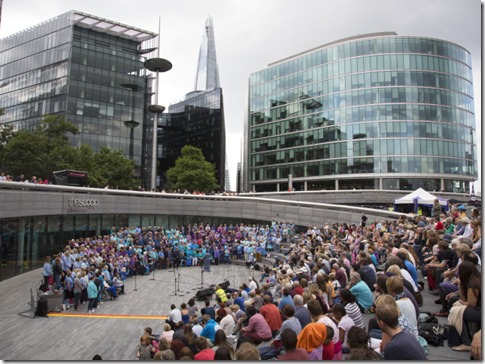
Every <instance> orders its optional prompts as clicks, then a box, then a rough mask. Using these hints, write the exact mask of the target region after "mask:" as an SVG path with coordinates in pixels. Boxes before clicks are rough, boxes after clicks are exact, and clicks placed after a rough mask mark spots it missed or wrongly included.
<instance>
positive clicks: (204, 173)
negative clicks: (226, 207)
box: [167, 145, 219, 193]
mask: <svg viewBox="0 0 485 364" xmlns="http://www.w3.org/2000/svg"><path fill="white" fill-rule="evenodd" d="M167 179H168V182H169V187H170V188H173V189H181V190H185V189H186V190H187V191H189V192H193V191H201V192H206V193H207V192H211V191H213V190H215V189H217V188H219V185H218V184H217V179H216V168H215V167H214V165H213V164H211V163H209V162H208V161H207V160H206V159H205V158H204V155H203V154H202V151H201V150H200V149H199V148H196V147H193V146H191V145H186V146H185V147H183V148H182V153H181V156H180V157H178V158H177V160H176V161H175V166H174V167H172V168H170V169H169V170H168V171H167Z"/></svg>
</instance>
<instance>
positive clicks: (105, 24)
mask: <svg viewBox="0 0 485 364" xmlns="http://www.w3.org/2000/svg"><path fill="white" fill-rule="evenodd" d="M66 20H67V21H69V22H70V23H71V24H72V25H77V26H79V27H83V28H88V29H93V30H95V31H97V32H102V33H107V34H111V35H114V36H118V37H121V38H125V39H130V40H133V41H135V42H143V41H146V40H149V39H152V38H155V37H156V36H157V35H158V34H157V33H154V32H149V31H147V30H143V29H140V28H136V27H133V26H131V25H126V24H122V23H118V22H116V21H113V20H108V19H104V18H101V17H99V16H95V15H91V14H87V13H83V12H81V11H77V10H71V11H68V12H67V13H63V14H60V15H58V16H55V17H53V18H50V19H47V20H45V21H43V22H41V23H39V24H36V25H34V26H31V27H29V28H26V29H23V30H21V31H19V32H17V33H14V34H11V35H9V36H7V37H4V38H2V40H8V39H9V38H12V37H16V36H19V35H21V34H25V33H28V32H30V31H33V30H34V29H36V28H37V27H38V26H41V25H44V24H47V23H51V22H54V21H63V22H64V21H66Z"/></svg>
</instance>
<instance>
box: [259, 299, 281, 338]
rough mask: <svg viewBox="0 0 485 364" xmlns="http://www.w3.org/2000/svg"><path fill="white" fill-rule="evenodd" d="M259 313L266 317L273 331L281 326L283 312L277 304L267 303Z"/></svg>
mask: <svg viewBox="0 0 485 364" xmlns="http://www.w3.org/2000/svg"><path fill="white" fill-rule="evenodd" d="M259 313H260V314H261V315H262V316H263V317H264V319H265V320H266V322H267V323H268V325H269V327H270V329H271V331H276V330H279V329H280V328H281V324H282V320H281V314H280V310H278V307H277V306H276V305H274V304H272V303H267V304H265V305H264V306H262V307H261V308H260V309H259Z"/></svg>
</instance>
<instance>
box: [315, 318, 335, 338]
mask: <svg viewBox="0 0 485 364" xmlns="http://www.w3.org/2000/svg"><path fill="white" fill-rule="evenodd" d="M317 322H319V323H321V324H324V325H327V326H330V327H331V328H332V329H333V338H332V341H333V342H334V343H336V342H337V341H338V340H339V334H338V328H337V325H335V322H333V321H332V319H331V318H330V317H327V316H322V317H320V318H319V319H318V321H317Z"/></svg>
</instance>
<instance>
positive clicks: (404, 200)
mask: <svg viewBox="0 0 485 364" xmlns="http://www.w3.org/2000/svg"><path fill="white" fill-rule="evenodd" d="M435 199H438V200H439V202H440V205H441V206H443V207H444V208H445V210H446V209H447V208H448V201H447V200H446V199H444V198H441V197H436V196H434V195H432V194H431V193H429V192H427V191H425V190H423V189H422V188H418V189H417V190H416V191H414V192H411V193H410V194H407V195H406V196H403V197H400V198H397V199H395V200H394V204H395V205H404V204H409V205H414V206H415V207H416V210H417V205H428V206H432V205H433V203H434V200H435Z"/></svg>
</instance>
